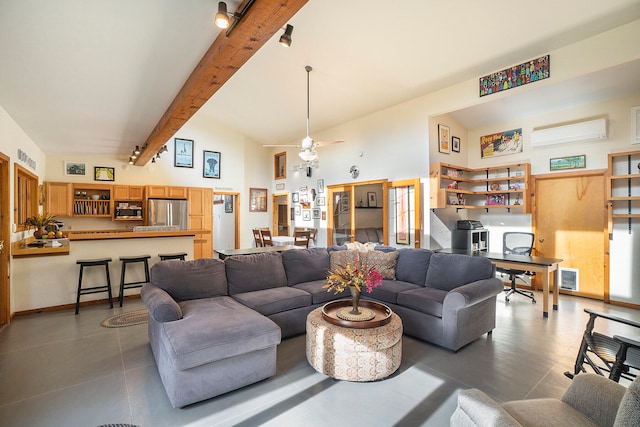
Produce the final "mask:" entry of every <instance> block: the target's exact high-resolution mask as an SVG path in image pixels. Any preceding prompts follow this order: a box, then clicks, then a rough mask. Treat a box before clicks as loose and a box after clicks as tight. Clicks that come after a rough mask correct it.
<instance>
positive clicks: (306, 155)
mask: <svg viewBox="0 0 640 427" xmlns="http://www.w3.org/2000/svg"><path fill="white" fill-rule="evenodd" d="M298 155H299V156H300V158H301V159H302V160H304V161H305V162H312V161H314V160H315V159H317V158H318V152H317V151H315V150H302V151H301V152H300V153H298Z"/></svg>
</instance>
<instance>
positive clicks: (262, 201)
mask: <svg viewBox="0 0 640 427" xmlns="http://www.w3.org/2000/svg"><path fill="white" fill-rule="evenodd" d="M266 211H267V189H266V188H250V189H249V212H266Z"/></svg>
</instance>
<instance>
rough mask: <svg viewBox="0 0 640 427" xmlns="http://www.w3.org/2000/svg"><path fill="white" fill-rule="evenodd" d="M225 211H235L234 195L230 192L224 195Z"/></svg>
mask: <svg viewBox="0 0 640 427" xmlns="http://www.w3.org/2000/svg"><path fill="white" fill-rule="evenodd" d="M224 213H233V196H232V195H230V194H225V196H224Z"/></svg>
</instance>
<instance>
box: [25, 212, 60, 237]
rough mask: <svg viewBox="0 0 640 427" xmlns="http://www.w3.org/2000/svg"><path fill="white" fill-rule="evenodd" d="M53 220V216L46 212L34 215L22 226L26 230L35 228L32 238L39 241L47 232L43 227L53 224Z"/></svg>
mask: <svg viewBox="0 0 640 427" xmlns="http://www.w3.org/2000/svg"><path fill="white" fill-rule="evenodd" d="M53 218H54V217H53V215H51V214H50V213H48V212H45V213H43V214H35V215H33V216H30V217H29V218H27V219H26V220H25V221H24V225H25V226H26V227H27V230H31V228H35V229H36V231H34V232H33V237H35V238H36V239H41V238H42V236H44V235H45V234H47V230H45V227H46V226H47V225H51V224H55V222H54V220H53Z"/></svg>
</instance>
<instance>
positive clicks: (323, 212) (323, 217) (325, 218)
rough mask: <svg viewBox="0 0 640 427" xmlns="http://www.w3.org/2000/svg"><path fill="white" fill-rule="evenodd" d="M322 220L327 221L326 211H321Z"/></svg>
mask: <svg viewBox="0 0 640 427" xmlns="http://www.w3.org/2000/svg"><path fill="white" fill-rule="evenodd" d="M322 220H323V221H326V220H327V211H322Z"/></svg>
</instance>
